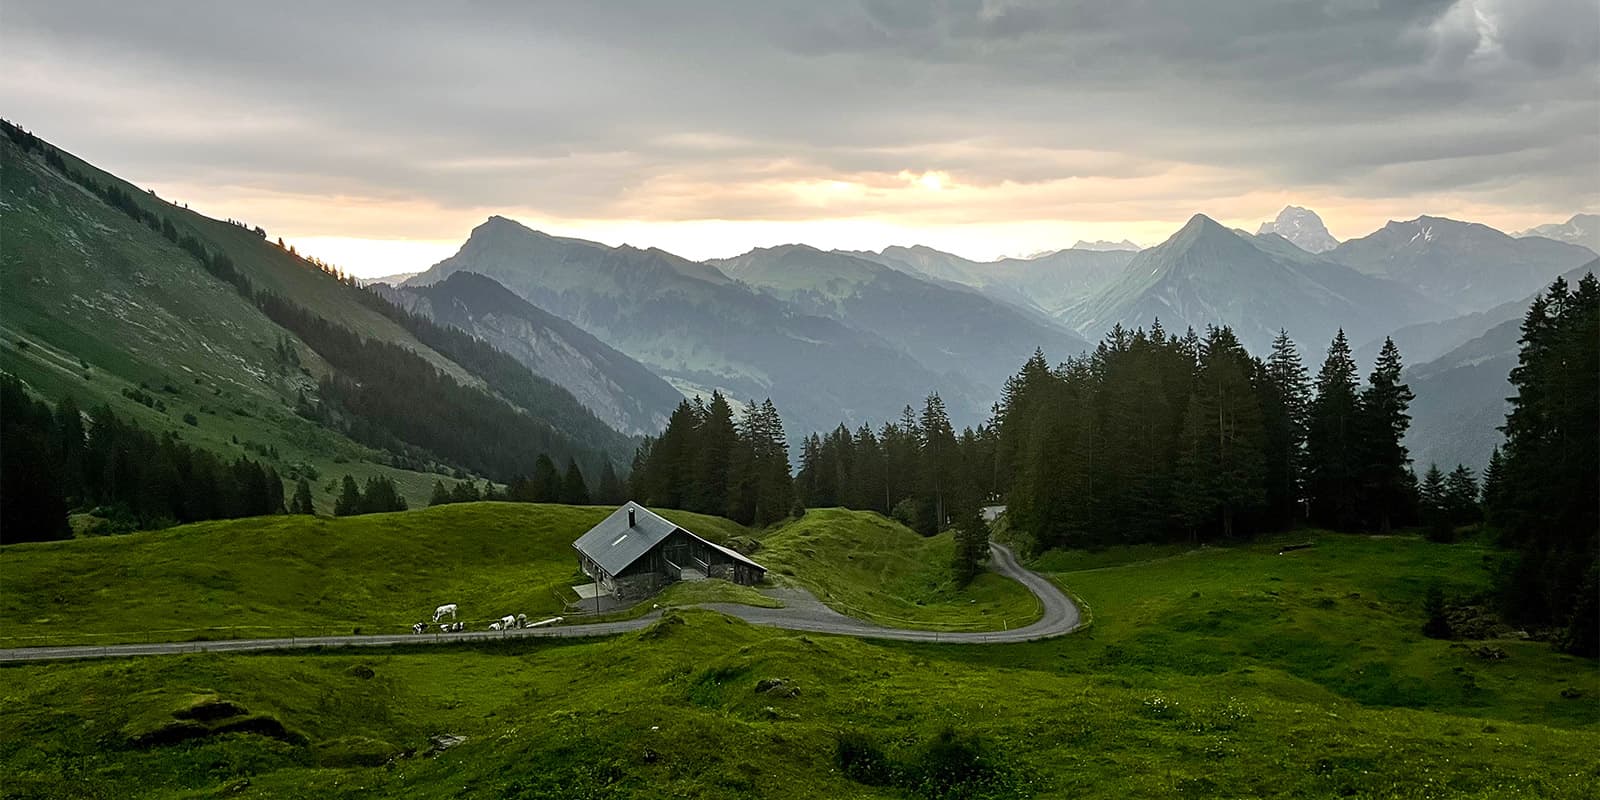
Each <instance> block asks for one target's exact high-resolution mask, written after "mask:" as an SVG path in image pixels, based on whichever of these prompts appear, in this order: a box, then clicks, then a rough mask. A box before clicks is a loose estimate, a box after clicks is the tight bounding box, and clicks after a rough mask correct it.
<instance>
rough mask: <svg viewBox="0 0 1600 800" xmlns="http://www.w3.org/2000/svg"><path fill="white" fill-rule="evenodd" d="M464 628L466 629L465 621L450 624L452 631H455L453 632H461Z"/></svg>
mask: <svg viewBox="0 0 1600 800" xmlns="http://www.w3.org/2000/svg"><path fill="white" fill-rule="evenodd" d="M466 629H467V623H465V622H457V623H453V624H452V625H451V626H450V630H453V631H455V632H456V633H460V632H462V631H464V630H466Z"/></svg>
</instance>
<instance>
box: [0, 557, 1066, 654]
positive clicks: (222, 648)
mask: <svg viewBox="0 0 1600 800" xmlns="http://www.w3.org/2000/svg"><path fill="white" fill-rule="evenodd" d="M989 547H990V556H991V557H990V559H989V569H991V570H993V571H995V572H997V573H999V574H1001V575H1004V576H1006V577H1008V578H1011V579H1013V580H1015V581H1017V582H1018V583H1020V584H1022V585H1023V586H1025V587H1027V589H1028V591H1030V592H1032V593H1033V595H1034V596H1035V597H1037V598H1038V599H1039V602H1040V604H1041V605H1042V606H1043V607H1044V613H1043V614H1041V615H1040V617H1039V619H1038V620H1037V621H1035V622H1034V623H1032V624H1030V625H1027V626H1024V627H1021V628H1015V629H1012V630H1008V631H983V632H957V633H946V632H942V631H925V630H913V629H909V628H886V627H882V626H879V625H874V624H872V623H870V622H865V621H863V620H859V619H856V618H855V617H848V616H845V615H844V614H840V613H839V612H837V611H834V610H833V609H831V608H829V607H827V606H826V605H823V603H822V602H821V601H819V600H817V598H816V597H815V596H813V595H812V594H811V593H810V592H807V591H806V590H804V589H797V588H779V589H772V590H768V594H771V595H772V596H774V597H777V598H779V599H781V600H783V601H784V603H785V606H784V607H783V608H757V607H754V606H742V605H736V604H732V603H705V604H702V605H700V606H698V607H699V608H708V609H711V610H713V611H718V612H720V613H723V614H727V615H728V616H730V617H737V618H739V619H742V620H744V621H745V622H749V623H751V624H753V625H765V626H769V627H774V628H783V629H785V630H792V631H806V632H809V633H826V634H834V635H838V636H854V637H857V638H861V639H886V640H893V641H905V642H943V643H950V644H1001V643H1007V642H1027V641H1033V640H1036V639H1048V638H1051V637H1054V636H1063V635H1065V634H1068V633H1071V632H1073V631H1075V630H1077V629H1078V626H1079V624H1080V620H1081V618H1080V615H1079V613H1078V607H1077V605H1076V604H1074V603H1073V602H1072V599H1071V598H1069V597H1067V595H1066V594H1065V593H1064V592H1062V591H1061V590H1060V589H1059V588H1057V587H1056V585H1055V584H1054V583H1051V582H1050V580H1049V579H1048V578H1046V577H1044V576H1043V575H1040V574H1039V573H1037V572H1034V571H1032V570H1029V569H1027V568H1026V567H1023V566H1022V565H1021V564H1020V563H1018V562H1017V558H1016V555H1015V554H1013V553H1012V552H1011V550H1010V548H1007V547H1006V546H1005V545H1001V544H993V543H991V544H990V546H989ZM660 616H661V612H660V611H652V612H651V613H649V614H646V615H644V616H642V617H638V618H636V619H629V620H619V621H616V622H593V623H588V624H578V625H559V626H553V627H549V628H528V629H523V630H513V631H472V632H464V633H450V634H438V633H429V634H422V635H416V634H392V635H363V636H307V637H294V638H286V639H284V638H279V639H219V640H215V641H201V642H159V643H152V644H113V645H104V646H97V645H71V646H63V647H14V648H9V649H0V663H6V662H28V661H54V660H61V659H75V658H116V657H126V656H153V655H175V654H180V653H237V652H247V651H260V650H295V649H304V648H313V647H384V646H391V645H413V644H433V643H449V642H461V641H482V640H487V639H512V638H522V637H527V638H583V637H594V636H610V635H612V634H617V633H624V632H627V631H636V630H640V629H642V628H645V627H648V626H649V625H650V624H651V623H652V622H655V621H656V619H658V618H659V617H660Z"/></svg>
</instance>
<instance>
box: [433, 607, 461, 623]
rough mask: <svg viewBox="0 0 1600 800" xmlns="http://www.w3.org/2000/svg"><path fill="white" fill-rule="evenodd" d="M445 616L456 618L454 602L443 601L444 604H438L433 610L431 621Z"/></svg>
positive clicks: (436, 620)
mask: <svg viewBox="0 0 1600 800" xmlns="http://www.w3.org/2000/svg"><path fill="white" fill-rule="evenodd" d="M445 617H449V618H451V619H455V618H456V604H455V603H445V604H444V605H442V606H439V607H438V608H436V609H434V610H433V621H434V622H438V621H439V620H441V619H444V618H445Z"/></svg>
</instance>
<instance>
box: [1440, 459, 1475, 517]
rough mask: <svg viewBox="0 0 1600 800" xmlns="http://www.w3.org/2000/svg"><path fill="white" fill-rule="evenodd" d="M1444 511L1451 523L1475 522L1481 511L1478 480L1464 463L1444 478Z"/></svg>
mask: <svg viewBox="0 0 1600 800" xmlns="http://www.w3.org/2000/svg"><path fill="white" fill-rule="evenodd" d="M1443 500H1444V503H1443V505H1444V511H1445V514H1446V515H1447V516H1448V517H1449V519H1450V523H1451V524H1452V525H1465V524H1467V523H1471V522H1476V521H1477V520H1478V517H1479V514H1480V513H1481V512H1480V510H1479V508H1478V482H1477V480H1476V479H1474V477H1473V475H1472V470H1470V469H1468V468H1467V466H1466V465H1465V464H1457V465H1456V468H1455V469H1453V470H1451V471H1450V474H1449V475H1448V476H1446V477H1445V479H1444V497H1443Z"/></svg>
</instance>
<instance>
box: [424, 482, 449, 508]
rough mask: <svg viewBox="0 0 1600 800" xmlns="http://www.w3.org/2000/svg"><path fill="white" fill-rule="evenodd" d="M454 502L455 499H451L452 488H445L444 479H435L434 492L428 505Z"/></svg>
mask: <svg viewBox="0 0 1600 800" xmlns="http://www.w3.org/2000/svg"><path fill="white" fill-rule="evenodd" d="M453 502H455V501H454V500H452V499H450V490H449V489H446V488H444V481H441V480H435V481H434V482H433V494H432V496H430V497H429V498H428V505H429V506H442V505H446V504H449V503H453Z"/></svg>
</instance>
